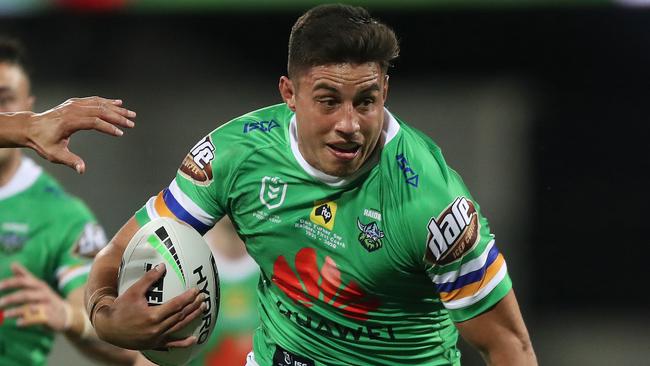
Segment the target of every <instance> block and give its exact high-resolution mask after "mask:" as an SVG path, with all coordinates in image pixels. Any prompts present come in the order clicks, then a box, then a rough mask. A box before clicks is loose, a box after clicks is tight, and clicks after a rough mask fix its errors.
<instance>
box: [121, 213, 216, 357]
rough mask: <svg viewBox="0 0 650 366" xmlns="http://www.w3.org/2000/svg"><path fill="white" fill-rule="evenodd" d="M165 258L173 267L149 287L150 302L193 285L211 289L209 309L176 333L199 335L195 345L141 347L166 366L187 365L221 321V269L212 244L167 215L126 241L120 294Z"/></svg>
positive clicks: (166, 298) (154, 303)
mask: <svg viewBox="0 0 650 366" xmlns="http://www.w3.org/2000/svg"><path fill="white" fill-rule="evenodd" d="M159 263H164V264H165V266H166V268H167V271H166V272H165V275H164V276H163V277H161V279H160V280H158V281H157V282H156V283H155V284H154V285H153V286H151V287H150V288H149V290H148V291H147V293H146V296H145V297H146V299H147V302H148V303H149V306H157V305H161V304H164V303H165V302H167V301H169V300H170V299H172V298H173V297H175V296H178V295H180V294H182V293H183V292H185V291H186V290H188V289H190V288H192V287H196V288H197V289H198V290H199V292H200V293H203V294H206V295H208V299H206V300H205V301H206V305H207V307H206V310H205V311H204V312H203V314H202V315H201V316H199V317H198V318H196V319H195V320H193V321H192V322H191V323H190V324H188V325H187V326H186V327H184V328H183V329H181V330H179V331H177V332H176V333H175V334H174V337H175V338H177V339H182V338H186V337H188V336H191V335H194V336H196V337H197V339H198V341H197V343H196V344H195V345H193V346H191V347H187V348H169V349H156V350H144V351H141V352H142V354H143V355H144V356H145V357H146V358H148V359H149V360H150V361H152V362H154V363H157V364H159V365H162V366H168V365H169V366H171V365H184V364H186V363H188V362H190V361H191V360H192V359H193V358H194V357H195V356H196V355H197V354H198V353H199V352H200V351H201V349H202V348H203V346H204V345H205V344H206V343H207V341H208V339H209V338H210V334H211V333H212V330H213V329H214V325H215V324H216V322H217V315H218V313H219V274H218V272H217V266H216V264H215V262H214V258H213V257H212V252H211V251H210V247H209V246H208V244H207V243H206V241H205V239H203V237H202V236H201V234H199V233H198V232H197V231H196V230H194V228H192V227H191V226H189V225H187V224H185V223H181V222H179V221H177V220H174V219H171V218H166V217H161V218H157V219H154V220H151V221H150V222H148V223H147V224H146V225H144V226H143V227H142V228H140V230H138V231H137V232H136V234H135V235H134V236H133V238H132V239H131V241H130V242H129V245H128V246H127V247H126V250H125V251H124V254H123V255H122V264H121V265H120V271H119V278H118V294H119V295H121V294H122V293H124V291H126V290H127V289H128V288H129V287H131V285H133V284H134V283H135V282H136V281H137V280H139V279H140V278H141V277H142V276H143V275H144V274H145V273H146V272H147V271H149V270H151V269H153V267H154V266H156V265H157V264H159Z"/></svg>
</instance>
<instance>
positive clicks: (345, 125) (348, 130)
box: [335, 103, 361, 135]
mask: <svg viewBox="0 0 650 366" xmlns="http://www.w3.org/2000/svg"><path fill="white" fill-rule="evenodd" d="M335 128H336V132H338V133H340V134H342V135H354V134H355V133H357V132H359V130H360V128H361V127H360V125H359V116H358V114H357V111H356V109H355V108H354V106H353V105H352V103H350V104H347V105H346V106H345V108H341V117H340V119H339V121H338V122H337V123H336V126H335Z"/></svg>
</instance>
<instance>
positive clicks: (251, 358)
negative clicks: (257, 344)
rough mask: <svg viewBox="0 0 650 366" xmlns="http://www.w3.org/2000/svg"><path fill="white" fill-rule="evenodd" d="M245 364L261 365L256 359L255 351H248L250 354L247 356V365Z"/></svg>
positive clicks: (250, 365) (249, 365)
mask: <svg viewBox="0 0 650 366" xmlns="http://www.w3.org/2000/svg"><path fill="white" fill-rule="evenodd" d="M244 366H260V365H258V364H257V362H256V361H255V354H254V353H253V351H250V352H249V353H248V356H246V365H244Z"/></svg>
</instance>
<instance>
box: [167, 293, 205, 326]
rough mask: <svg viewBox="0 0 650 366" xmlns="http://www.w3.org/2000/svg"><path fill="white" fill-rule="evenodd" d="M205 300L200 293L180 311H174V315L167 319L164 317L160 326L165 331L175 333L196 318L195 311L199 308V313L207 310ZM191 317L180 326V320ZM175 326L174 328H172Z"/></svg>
mask: <svg viewBox="0 0 650 366" xmlns="http://www.w3.org/2000/svg"><path fill="white" fill-rule="evenodd" d="M204 303H205V300H204V297H203V295H199V296H197V297H196V299H195V300H194V301H192V302H191V303H190V304H188V305H186V306H185V307H183V308H182V309H181V310H180V311H178V312H176V313H174V314H173V315H172V316H169V317H168V318H167V319H164V320H163V321H162V322H161V323H160V326H161V328H162V330H163V333H170V334H171V333H173V332H175V331H177V330H178V329H181V328H183V327H184V326H185V325H187V324H188V323H189V322H191V321H192V320H194V319H195V318H196V316H195V314H194V312H195V311H197V310H199V315H200V314H201V312H203V311H204V310H205V306H206V305H204ZM188 317H189V318H190V319H189V320H188V321H186V322H184V323H183V324H182V325H180V326H178V324H179V323H180V322H183V321H185V319H187V318H188ZM172 328H173V329H172Z"/></svg>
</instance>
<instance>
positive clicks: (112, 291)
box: [84, 218, 138, 335]
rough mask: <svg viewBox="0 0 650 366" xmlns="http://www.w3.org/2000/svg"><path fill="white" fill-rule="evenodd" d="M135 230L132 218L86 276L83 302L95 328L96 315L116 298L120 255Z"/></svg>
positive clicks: (98, 255) (136, 228)
mask: <svg viewBox="0 0 650 366" xmlns="http://www.w3.org/2000/svg"><path fill="white" fill-rule="evenodd" d="M137 230H138V224H137V222H136V221H135V219H134V218H131V219H130V220H129V221H128V222H127V223H126V224H125V225H124V226H123V227H122V229H120V231H118V233H117V234H116V235H115V237H114V238H113V239H112V240H111V242H110V243H109V244H108V245H107V246H106V247H105V248H104V249H102V250H101V251H100V252H99V253H98V254H97V256H96V257H95V260H94V262H93V266H92V269H91V271H90V274H89V275H88V282H87V284H86V296H85V301H84V303H85V304H86V310H87V312H88V316H89V317H90V320H91V322H93V325H95V326H96V324H94V320H95V319H94V318H95V316H96V314H97V313H98V312H100V311H101V310H102V309H101V308H102V307H103V306H104V305H107V304H109V305H110V303H111V301H112V300H114V299H115V297H117V276H118V272H119V267H120V262H121V260H122V254H123V253H124V249H125V248H126V246H127V244H128V242H129V240H131V238H132V237H133V235H134V234H135V232H136V231H137ZM98 334H100V335H101V332H100V331H98Z"/></svg>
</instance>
